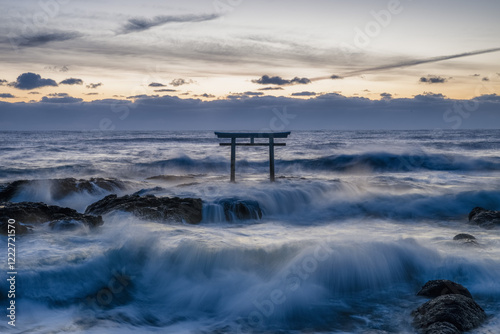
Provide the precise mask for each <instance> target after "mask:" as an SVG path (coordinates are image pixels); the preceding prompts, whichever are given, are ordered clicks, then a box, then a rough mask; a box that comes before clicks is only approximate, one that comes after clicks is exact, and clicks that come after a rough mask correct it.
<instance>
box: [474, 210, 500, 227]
mask: <svg viewBox="0 0 500 334" xmlns="http://www.w3.org/2000/svg"><path fill="white" fill-rule="evenodd" d="M469 222H471V223H473V224H476V225H479V226H481V227H484V228H493V227H495V226H498V225H500V211H492V210H486V209H484V208H481V207H475V208H474V209H472V211H471V212H470V213H469Z"/></svg>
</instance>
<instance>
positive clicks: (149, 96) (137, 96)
mask: <svg viewBox="0 0 500 334" xmlns="http://www.w3.org/2000/svg"><path fill="white" fill-rule="evenodd" d="M159 96H160V95H157V94H156V95H147V94H141V95H133V96H127V99H134V100H136V99H146V98H154V97H159Z"/></svg>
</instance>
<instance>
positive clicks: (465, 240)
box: [453, 233, 477, 245]
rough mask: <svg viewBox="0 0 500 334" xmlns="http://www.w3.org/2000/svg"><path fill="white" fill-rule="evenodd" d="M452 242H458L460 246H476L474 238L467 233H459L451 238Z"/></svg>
mask: <svg viewBox="0 0 500 334" xmlns="http://www.w3.org/2000/svg"><path fill="white" fill-rule="evenodd" d="M453 240H455V241H459V242H461V243H462V244H467V245H477V241H476V237H474V236H473V235H471V234H467V233H460V234H457V235H456V236H454V237H453Z"/></svg>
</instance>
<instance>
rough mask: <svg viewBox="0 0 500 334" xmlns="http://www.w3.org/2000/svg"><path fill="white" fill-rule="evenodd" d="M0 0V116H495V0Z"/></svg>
mask: <svg viewBox="0 0 500 334" xmlns="http://www.w3.org/2000/svg"><path fill="white" fill-rule="evenodd" d="M0 4H1V6H2V11H0V30H1V32H2V33H1V34H0V66H1V67H0V68H1V71H0V130H149V129H150V130H189V129H192V130H198V129H200V130H229V129H234V130H257V129H268V130H272V131H278V130H284V129H287V130H291V129H423V128H425V129H462V128H463V129H466V128H498V127H499V126H500V117H499V116H500V96H499V94H500V62H499V59H500V20H498V13H500V1H497V0H478V1H473V2H472V1H465V0H434V1H428V0H418V1H417V0H387V1H379V0H359V1H335V0H312V1H295V0H286V1H285V0H267V1H263V0H185V1H172V0H164V1H152V0H145V1H131V0H122V1H107V0H99V1H97V0H87V1H77V0H36V1H34V0H22V1H12V0H10V1H7V0H0Z"/></svg>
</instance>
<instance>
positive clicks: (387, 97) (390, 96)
mask: <svg viewBox="0 0 500 334" xmlns="http://www.w3.org/2000/svg"><path fill="white" fill-rule="evenodd" d="M380 97H381V98H382V100H390V99H392V94H389V93H381V94H380Z"/></svg>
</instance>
